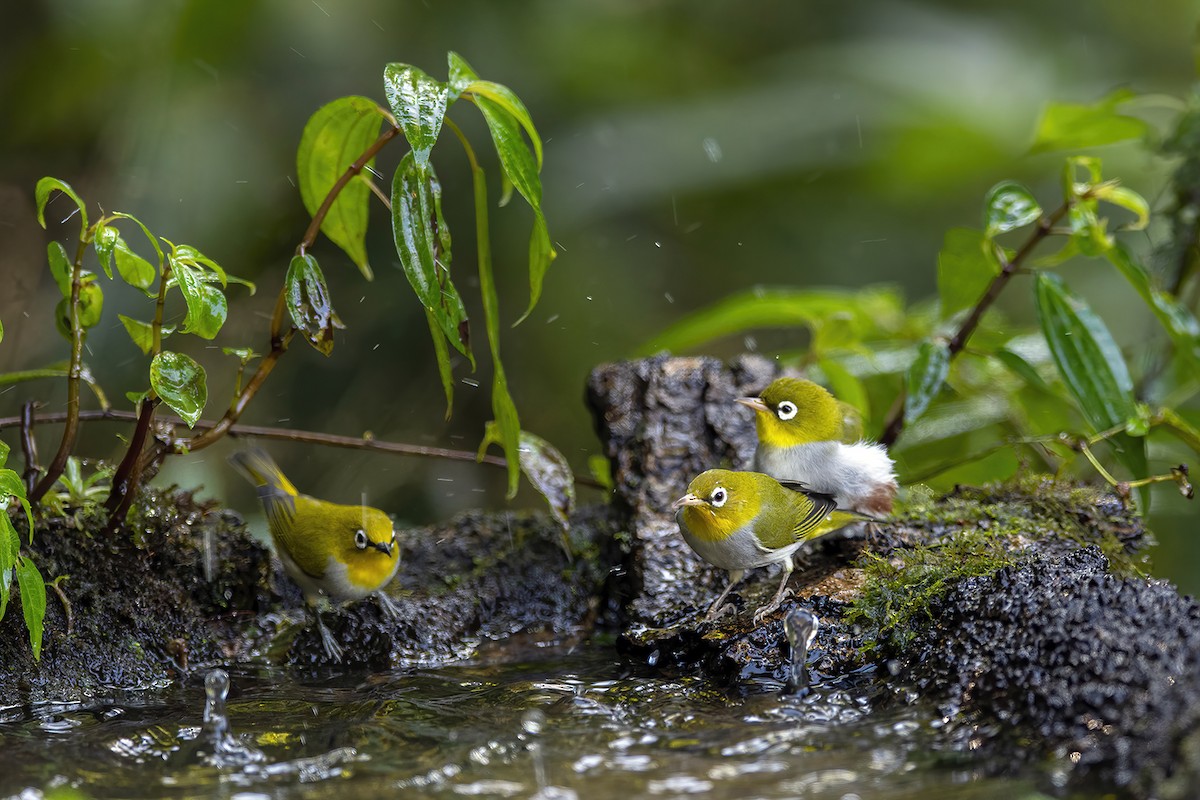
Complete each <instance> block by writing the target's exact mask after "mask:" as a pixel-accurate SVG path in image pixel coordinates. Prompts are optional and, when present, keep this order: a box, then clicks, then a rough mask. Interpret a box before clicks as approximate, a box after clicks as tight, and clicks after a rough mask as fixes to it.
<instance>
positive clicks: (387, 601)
mask: <svg viewBox="0 0 1200 800" xmlns="http://www.w3.org/2000/svg"><path fill="white" fill-rule="evenodd" d="M375 599H376V600H378V601H379V610H380V611H382V612H383V615H384V616H385V617H387V618H388V619H390V620H397V619H400V609H398V608H396V604H395V603H393V602H392V598H390V597H388V593H387V592H386V591H384V590H383V589H380V590H379V591H378V592H376V593H375Z"/></svg>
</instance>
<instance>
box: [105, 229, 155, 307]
mask: <svg viewBox="0 0 1200 800" xmlns="http://www.w3.org/2000/svg"><path fill="white" fill-rule="evenodd" d="M113 256H114V257H115V258H116V261H117V272H118V274H120V276H121V279H122V280H124V281H125V282H126V283H128V284H129V285H130V286H132V287H134V288H135V289H141V290H142V291H143V292H145V293H146V294H147V295H150V296H154V294H155V292H154V290H153V287H154V278H155V277H156V276H157V275H158V270H157V269H156V268H155V267H154V265H153V264H151V263H150V262H149V261H147V260H146V259H144V258H142V257H141V256H139V255H138V254H137V253H135V252H133V251H132V250H130V249H129V245H128V244H126V243H125V240H124V239H121V238H118V239H117V243H116V247H115V248H114V249H113Z"/></svg>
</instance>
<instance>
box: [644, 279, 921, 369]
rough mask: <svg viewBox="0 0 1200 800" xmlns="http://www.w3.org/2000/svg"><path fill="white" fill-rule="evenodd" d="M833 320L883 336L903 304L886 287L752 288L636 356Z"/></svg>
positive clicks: (899, 318) (684, 322) (682, 323)
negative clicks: (837, 317)
mask: <svg viewBox="0 0 1200 800" xmlns="http://www.w3.org/2000/svg"><path fill="white" fill-rule="evenodd" d="M834 314H837V315H841V316H842V317H843V318H844V320H845V324H847V325H854V326H857V327H858V328H859V330H860V331H861V333H862V334H866V333H867V332H876V333H887V332H889V331H890V330H893V329H895V328H898V327H899V326H900V325H902V324H903V322H904V308H903V302H902V301H901V299H900V297H899V295H898V294H897V293H896V291H895V290H894V289H890V288H886V287H884V288H879V287H871V288H867V289H862V290H858V291H854V292H851V291H842V290H836V289H822V290H810V289H777V288H765V287H756V288H753V289H749V290H747V291H744V292H740V293H738V294H734V295H730V296H729V297H726V298H724V299H723V300H719V301H717V302H716V303H714V304H713V305H711V306H709V307H708V308H703V309H701V310H699V311H696V312H694V313H692V314H690V315H688V316H686V317H684V318H683V319H681V320H679V321H678V322H676V323H675V324H674V325H672V326H671V327H669V328H667V330H665V331H663V332H662V333H660V334H658V335H657V336H655V337H654V338H652V339H651V340H650V341H648V342H646V343H645V344H643V345H642V346H640V347H639V348H638V349H637V354H638V355H654V354H655V353H658V352H661V351H663V350H670V351H671V352H674V353H680V352H684V351H687V350H691V349H693V348H695V347H697V346H699V345H701V344H704V343H705V342H708V341H711V340H713V339H716V338H718V337H721V336H729V335H731V334H737V333H744V332H746V331H749V330H753V329H757V328H773V327H792V326H798V325H813V324H814V323H817V322H820V321H821V320H823V319H826V318H828V317H829V316H831V315H834ZM858 338H859V339H861V338H863V336H862V335H860V336H859V337H858Z"/></svg>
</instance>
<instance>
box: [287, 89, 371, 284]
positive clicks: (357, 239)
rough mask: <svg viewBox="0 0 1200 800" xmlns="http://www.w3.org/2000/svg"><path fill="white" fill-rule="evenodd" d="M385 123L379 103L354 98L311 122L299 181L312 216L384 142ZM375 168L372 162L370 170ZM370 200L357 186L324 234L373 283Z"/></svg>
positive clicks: (335, 209)
mask: <svg viewBox="0 0 1200 800" xmlns="http://www.w3.org/2000/svg"><path fill="white" fill-rule="evenodd" d="M384 119H385V117H384V115H383V112H382V110H381V109H380V108H379V106H378V105H377V104H376V103H375V101H374V100H371V99H369V98H366V97H353V96H352V97H342V98H339V99H337V100H334V101H333V102H332V103H328V104H326V105H324V106H322V107H321V108H319V109H317V112H316V113H315V114H313V115H312V117H310V118H309V120H308V123H307V124H306V125H305V126H304V133H303V134H302V135H301V136H300V147H299V149H298V150H297V152H296V176H297V178H298V179H299V182H300V197H301V198H302V199H303V200H304V207H305V208H306V209H307V210H308V213H309V214H310V215H315V214H316V213H317V210H318V209H319V208H320V207H321V204H322V203H323V202H325V197H326V196H327V195H328V194H329V190H330V189H332V188H333V185H334V184H335V183H337V181H338V179H339V178H341V176H342V175H343V174H344V173H345V172H346V170H347V169H348V168H349V167H350V166H351V165H352V164H353V163H354V162H355V161H357V160H358V158H359V157H360V156H361V155H362V154H363V153H364V152H366V150H367V148H369V147H370V146H371V144H372V143H373V142H374V141H375V139H376V138H378V136H379V126H380V123H381V122H382V121H383V120H384ZM374 163H375V159H374V158H372V159H371V160H370V161H368V162H367V167H368V168H369V167H370V166H371V165H372V164H374ZM370 198H371V190H370V188H369V187H368V186H367V183H366V181H365V179H362V178H361V177H360V178H358V179H355V180H352V181H350V182H349V183H348V184H346V186H345V187H343V188H342V190H341V192H340V193H339V194H338V196H337V199H336V200H334V201H333V205H331V206H330V207H329V212H328V213H327V214H326V215H325V219H324V220H323V221H322V222H321V232H322V233H324V234H325V235H326V236H328V237H329V240H330V241H332V242H333V243H334V244H336V245H337V246H338V247H340V248H342V250H344V251H345V253H346V255H348V256H349V257H350V260H351V261H353V262H354V263H355V264H357V265H358V269H359V271H361V272H362V274H363V276H364V277H365V278H366V279H367V280H371V278H372V272H371V266H370V265H369V264H368V263H367V248H366V236H367V217H368V213H367V212H368V210H369V209H368V203H369V201H370Z"/></svg>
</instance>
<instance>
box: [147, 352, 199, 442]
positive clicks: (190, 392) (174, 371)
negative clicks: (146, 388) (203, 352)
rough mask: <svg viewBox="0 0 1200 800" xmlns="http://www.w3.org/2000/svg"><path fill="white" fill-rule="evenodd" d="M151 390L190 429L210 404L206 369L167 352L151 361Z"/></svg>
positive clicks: (179, 355)
mask: <svg viewBox="0 0 1200 800" xmlns="http://www.w3.org/2000/svg"><path fill="white" fill-rule="evenodd" d="M150 387H151V388H152V389H153V390H154V391H155V393H157V394H158V396H159V397H161V398H162V401H163V402H164V403H166V404H167V406H168V407H169V408H170V409H171V410H172V411H174V412H175V413H176V414H178V415H179V416H180V417H181V418H182V419H183V421H184V422H186V423H187V424H188V427H189V428H190V427H192V426H193V425H195V424H196V420H198V419H200V415H201V414H202V413H204V404H205V403H207V402H208V386H207V385H206V383H205V374H204V368H203V367H201V366H200V365H199V364H197V363H196V362H195V361H194V360H193V359H192V358H191V357H189V356H186V355H184V354H183V353H172V352H171V351H169V350H164V351H163V352H161V353H159V354H158V355H156V356H155V357H154V360H153V361H151V362H150Z"/></svg>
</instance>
